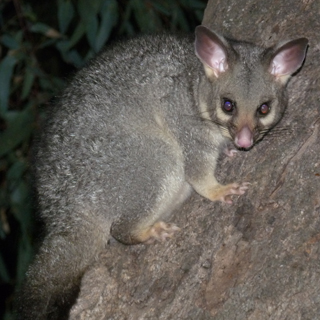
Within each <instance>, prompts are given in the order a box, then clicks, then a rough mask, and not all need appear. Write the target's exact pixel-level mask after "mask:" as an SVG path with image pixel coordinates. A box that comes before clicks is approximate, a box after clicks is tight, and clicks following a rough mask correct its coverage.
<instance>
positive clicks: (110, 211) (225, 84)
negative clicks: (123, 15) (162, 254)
mask: <svg viewBox="0 0 320 320" xmlns="http://www.w3.org/2000/svg"><path fill="white" fill-rule="evenodd" d="M200 32H201V30H200ZM215 36H216V37H220V36H217V35H215ZM220 39H222V40H221V41H222V43H223V45H224V46H225V48H224V49H225V50H226V52H227V55H228V70H227V71H226V72H224V73H223V74H221V76H219V77H218V78H216V79H215V78H212V77H211V78H210V77H209V78H210V79H208V78H207V76H206V75H205V72H204V70H203V66H202V63H201V62H200V61H199V59H197V57H196V55H195V54H194V46H193V44H192V42H193V39H191V38H190V37H178V36H173V35H159V36H150V37H140V38H138V39H133V40H130V41H126V42H119V43H117V44H116V45H114V46H112V47H110V48H108V49H107V50H106V51H104V52H102V53H101V54H100V55H99V56H98V57H96V58H95V59H94V60H93V61H91V63H90V64H89V65H88V66H87V67H85V68H83V69H82V70H80V71H79V72H78V73H77V74H76V75H75V77H74V78H73V80H72V81H71V83H70V85H69V86H68V87H67V89H66V90H65V92H64V94H63V96H62V97H61V99H60V101H59V103H57V104H56V106H55V107H54V109H53V111H52V113H51V114H50V117H49V119H48V122H47V124H46V126H45V128H44V132H43V134H42V137H41V140H40V142H39V145H38V146H37V152H36V163H35V170H36V187H37V192H38V199H39V211H40V215H41V218H42V219H43V220H44V222H45V225H46V237H45V239H44V242H43V244H42V246H41V248H40V250H39V253H38V254H37V256H36V258H35V261H34V263H33V264H32V265H31V267H30V269H29V271H28V274H27V279H26V283H25V286H24V289H23V290H22V293H21V298H20V301H19V308H18V309H19V319H33V320H36V319H63V318H64V317H66V315H65V314H64V312H65V310H64V308H63V306H64V305H68V304H70V303H72V301H73V297H74V293H76V290H77V289H76V288H77V285H78V283H79V280H80V278H81V275H82V274H83V272H84V271H85V269H86V268H87V266H88V265H89V264H90V263H91V262H92V261H93V260H94V258H95V256H96V255H97V254H98V253H99V252H100V251H101V250H102V249H103V248H104V247H105V246H106V244H107V241H108V239H109V237H110V228H111V235H112V236H113V237H115V238H116V239H117V240H119V241H121V242H123V243H126V244H134V243H139V242H141V241H147V240H150V239H149V238H160V239H162V238H166V237H167V236H170V235H171V233H173V232H174V231H175V229H174V228H172V227H171V226H170V225H166V226H165V227H163V225H162V224H161V225H159V226H158V227H159V228H160V230H158V229H152V227H153V225H154V224H155V223H156V222H157V221H161V220H163V219H164V218H165V217H166V216H168V215H170V213H171V212H172V210H173V209H174V208H175V207H176V206H178V205H179V204H181V203H182V202H183V201H184V200H185V199H186V198H187V197H188V196H189V194H190V192H191V190H192V189H195V190H196V191H197V192H199V193H200V194H202V195H204V196H206V197H208V198H210V199H211V200H219V199H220V200H223V201H224V200H226V199H227V196H228V195H231V194H242V193H244V191H245V189H246V186H245V185H243V184H242V185H241V184H240V185H237V184H231V185H228V186H221V185H220V184H218V182H217V181H216V180H215V178H214V170H215V166H216V160H217V158H218V155H219V152H220V151H221V149H223V148H225V147H226V145H227V142H228V141H229V138H230V137H231V138H232V139H233V138H234V136H235V135H236V132H237V119H238V118H239V116H243V114H247V115H248V119H251V120H250V121H252V122H254V128H255V129H254V130H256V131H257V132H256V131H255V141H256V140H257V139H258V138H261V137H262V135H263V133H264V132H265V131H264V130H269V129H270V128H271V127H272V126H274V125H275V123H277V122H278V120H279V119H280V117H281V115H282V113H283V111H284V108H285V107H286V104H287V101H286V94H285V85H284V84H283V83H279V81H275V78H274V76H273V75H271V74H270V72H269V71H268V68H269V65H270V61H271V59H272V53H273V52H274V49H269V50H265V49H261V48H258V47H255V46H252V45H250V44H246V43H241V42H230V41H227V40H226V39H223V38H222V37H220ZM202 62H203V61H202ZM224 96H227V97H228V98H232V99H234V100H236V101H237V106H238V107H237V113H235V114H234V115H232V116H230V119H229V120H228V121H225V120H224V119H221V118H219V114H218V113H217V109H220V108H221V99H222V98H223V97H224ZM230 96H232V97H230ZM266 97H267V98H268V100H270V99H272V101H273V105H272V107H273V108H275V109H276V114H275V117H274V119H273V120H272V121H271V123H270V125H268V127H267V128H266V127H265V126H263V125H262V124H261V123H260V121H259V119H258V118H257V117H256V116H255V114H256V109H257V107H258V106H259V105H260V104H261V103H263V102H264V101H265V99H266ZM226 132H227V133H226ZM261 132H262V133H261ZM208 177H209V178H208ZM209 191H210V192H213V194H214V195H213V196H211V194H212V193H210V192H209ZM219 197H220V198H219ZM158 227H157V228H158ZM166 228H167V229H166Z"/></svg>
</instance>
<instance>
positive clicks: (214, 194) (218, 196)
mask: <svg viewBox="0 0 320 320" xmlns="http://www.w3.org/2000/svg"><path fill="white" fill-rule="evenodd" d="M249 185H250V183H249V182H243V183H240V184H238V183H230V184H227V185H225V186H224V185H220V186H219V187H217V188H214V189H213V190H212V191H211V192H210V200H212V201H217V200H218V201H222V202H225V203H229V204H231V203H232V200H231V199H230V196H232V195H243V194H244V193H245V192H246V190H247V189H248V188H249Z"/></svg>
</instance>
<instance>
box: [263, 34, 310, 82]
mask: <svg viewBox="0 0 320 320" xmlns="http://www.w3.org/2000/svg"><path fill="white" fill-rule="evenodd" d="M307 47H308V39H306V38H299V39H296V40H292V41H289V42H287V43H285V44H283V45H281V46H280V47H278V48H276V49H275V52H274V54H273V56H272V59H271V62H270V66H269V72H270V73H271V74H272V75H274V76H275V77H276V79H277V80H278V81H280V82H281V83H283V84H286V83H287V81H288V80H289V78H290V76H291V75H292V74H293V73H295V72H296V71H297V70H298V69H299V68H300V67H301V65H302V63H303V61H304V59H305V57H306V51H307Z"/></svg>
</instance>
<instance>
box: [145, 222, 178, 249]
mask: <svg viewBox="0 0 320 320" xmlns="http://www.w3.org/2000/svg"><path fill="white" fill-rule="evenodd" d="M179 230H180V228H179V227H177V226H176V225H175V224H173V223H165V222H163V221H159V222H156V223H155V224H154V225H153V226H152V227H151V229H150V231H149V236H150V237H149V239H148V240H147V241H146V242H145V243H147V244H151V243H153V242H154V241H165V240H167V239H168V238H172V237H173V235H174V234H175V233H176V232H177V231H179Z"/></svg>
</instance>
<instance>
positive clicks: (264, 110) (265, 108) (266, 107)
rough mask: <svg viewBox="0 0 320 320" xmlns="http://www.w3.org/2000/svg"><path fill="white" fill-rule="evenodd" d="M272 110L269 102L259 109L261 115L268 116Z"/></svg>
mask: <svg viewBox="0 0 320 320" xmlns="http://www.w3.org/2000/svg"><path fill="white" fill-rule="evenodd" d="M270 110H271V107H270V106H269V105H268V104H267V103H263V104H262V105H261V106H260V107H259V108H258V110H257V112H258V115H259V116H266V115H267V114H268V113H269V112H270Z"/></svg>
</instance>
